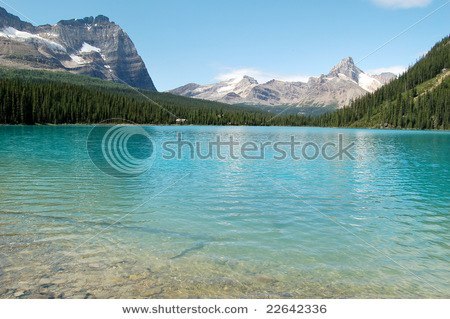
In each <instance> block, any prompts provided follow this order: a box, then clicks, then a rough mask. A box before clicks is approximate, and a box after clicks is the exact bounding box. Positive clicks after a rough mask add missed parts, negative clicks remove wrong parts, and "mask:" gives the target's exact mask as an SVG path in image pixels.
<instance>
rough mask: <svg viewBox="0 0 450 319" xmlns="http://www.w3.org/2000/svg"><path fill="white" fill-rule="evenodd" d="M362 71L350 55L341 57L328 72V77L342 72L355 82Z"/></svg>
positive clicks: (336, 75) (337, 75)
mask: <svg viewBox="0 0 450 319" xmlns="http://www.w3.org/2000/svg"><path fill="white" fill-rule="evenodd" d="M361 73H364V72H363V71H362V70H361V69H360V68H358V67H357V66H356V65H355V62H354V61H353V58H352V57H347V58H344V59H342V60H341V61H340V62H339V63H338V64H336V65H335V66H334V67H333V68H332V69H331V71H330V73H328V76H330V77H339V74H343V75H345V76H347V77H349V78H350V79H352V80H353V81H355V82H358V76H359V74H361Z"/></svg>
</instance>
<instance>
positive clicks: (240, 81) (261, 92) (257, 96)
mask: <svg viewBox="0 0 450 319" xmlns="http://www.w3.org/2000/svg"><path fill="white" fill-rule="evenodd" d="M395 78H396V75H395V74H393V73H382V74H377V75H368V74H366V73H365V72H364V71H362V70H361V69H360V68H358V67H357V66H356V65H355V63H354V61H353V59H352V58H351V57H348V58H345V59H343V60H342V61H341V62H339V63H338V64H337V65H336V66H334V67H333V68H332V69H331V71H330V72H329V73H328V74H327V75H320V76H319V77H311V78H309V80H308V82H306V83H305V82H285V81H279V80H275V79H274V80H271V81H269V82H267V83H262V84H260V83H258V81H257V80H255V79H254V78H252V77H250V76H244V77H242V78H234V79H229V80H226V81H222V82H218V83H214V84H210V85H199V84H196V83H189V84H187V85H184V86H182V87H179V88H176V89H174V90H171V91H169V92H170V93H172V94H177V95H182V96H187V97H193V98H198V99H205V100H211V101H218V102H224V103H228V104H248V105H258V106H281V105H291V106H297V107H325V106H334V107H337V108H341V107H343V106H345V105H348V104H349V103H350V102H351V100H353V99H355V98H357V97H360V96H363V95H365V94H367V93H368V92H374V91H375V90H377V89H379V88H380V87H381V86H383V85H384V84H386V83H388V82H390V81H391V80H393V79H395Z"/></svg>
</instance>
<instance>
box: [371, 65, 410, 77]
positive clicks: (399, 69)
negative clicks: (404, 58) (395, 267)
mask: <svg viewBox="0 0 450 319" xmlns="http://www.w3.org/2000/svg"><path fill="white" fill-rule="evenodd" d="M406 69H407V68H406V67H404V66H403V65H394V66H390V67H385V68H378V69H373V70H368V71H367V72H366V73H367V74H381V73H385V72H390V73H394V74H396V75H400V74H402V73H403V72H405V71H406Z"/></svg>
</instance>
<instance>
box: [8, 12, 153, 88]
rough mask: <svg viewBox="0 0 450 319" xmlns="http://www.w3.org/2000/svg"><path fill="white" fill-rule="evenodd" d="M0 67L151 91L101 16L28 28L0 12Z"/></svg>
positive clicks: (125, 44) (122, 40)
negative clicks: (55, 73)
mask: <svg viewBox="0 0 450 319" xmlns="http://www.w3.org/2000/svg"><path fill="white" fill-rule="evenodd" d="M0 66H7V67H13V68H26V69H43V70H56V71H69V72H71V73H75V74H83V75H89V76H92V77H97V78H101V79H105V80H110V81H115V82H122V81H123V82H125V83H126V84H129V85H131V86H133V87H137V88H142V89H146V90H150V91H156V88H155V86H154V84H153V81H152V79H151V77H150V75H149V73H148V71H147V68H146V66H145V64H144V61H143V60H142V59H141V57H140V56H139V54H138V52H137V50H136V48H135V46H134V44H133V42H132V41H131V39H130V38H129V36H128V35H127V34H126V32H125V31H123V30H122V28H121V27H120V26H119V25H117V24H115V23H114V22H111V21H110V20H109V19H108V18H107V17H105V16H101V15H100V16H98V17H96V18H94V17H88V18H84V19H76V20H75V19H74V20H63V21H60V22H58V23H57V24H55V25H41V26H34V25H32V24H30V23H28V22H24V21H22V20H21V19H20V18H18V17H16V16H14V15H12V14H10V13H8V12H7V11H6V10H5V9H3V8H0Z"/></svg>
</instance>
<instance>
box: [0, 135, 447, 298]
mask: <svg viewBox="0 0 450 319" xmlns="http://www.w3.org/2000/svg"><path fill="white" fill-rule="evenodd" d="M145 129H146V131H147V132H148V133H149V134H150V136H151V137H152V139H153V141H154V142H155V145H158V144H159V143H161V142H162V141H167V140H173V139H176V134H177V133H183V134H184V135H183V136H184V138H185V139H187V140H190V141H207V140H214V139H215V138H216V136H217V135H219V136H221V137H222V138H223V139H226V138H228V137H229V136H231V135H232V136H233V137H234V139H235V140H240V141H256V142H263V141H280V140H281V141H289V140H290V137H291V136H294V137H295V139H296V140H298V141H301V142H303V143H305V142H314V143H317V144H319V145H322V144H323V143H325V142H328V141H332V142H335V141H336V140H337V138H338V134H339V133H342V134H343V140H344V141H345V142H347V143H351V142H355V146H354V148H353V149H352V154H353V155H354V156H355V160H350V159H348V158H344V159H343V160H342V161H339V160H334V161H329V160H325V159H323V158H322V157H319V158H318V159H316V160H310V161H308V160H304V159H302V160H293V159H285V160H275V159H273V158H270V156H268V158H266V159H264V160H248V159H242V158H239V159H231V158H228V159H225V160H198V159H197V160H191V159H188V158H184V159H181V160H164V159H162V158H161V157H159V158H158V157H157V158H156V159H155V161H154V163H153V166H152V167H151V169H150V170H149V171H147V172H146V173H144V174H142V175H140V176H138V177H135V178H115V177H112V176H109V175H106V174H104V173H103V172H102V171H100V170H99V169H98V168H97V167H96V166H95V165H94V164H93V163H92V161H91V160H90V158H89V156H88V152H87V150H86V139H87V136H88V134H89V131H90V130H91V127H89V126H59V127H55V126H40V127H39V126H36V127H22V126H16V127H8V126H6V127H0V145H1V146H0V297H1V298H52V297H56V298H58V297H60V298H61V297H64V298H114V297H115V298H147V297H149V298H195V297H200V298H206V297H231V298H304V297H306V298H347V297H349V298H352V297H358V298H366V297H386V298H388V297H390V298H392V297H395V298H417V297H427V298H428V297H438V298H443V297H446V298H449V297H450V270H449V262H450V254H449V253H450V248H449V239H450V218H449V208H450V198H449V195H450V172H449V169H450V133H449V132H411V131H376V130H350V129H348V130H346V129H318V128H272V127H270V128H267V127H261V128H259V127H258V128H252V127H195V126H193V127H151V126H149V127H145ZM135 146H136V145H135ZM159 151H161V152H162V150H159ZM159 151H158V150H155V154H158V152H159ZM269 153H270V151H269ZM269 155H270V154H269Z"/></svg>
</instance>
